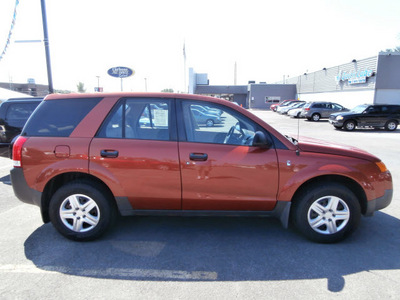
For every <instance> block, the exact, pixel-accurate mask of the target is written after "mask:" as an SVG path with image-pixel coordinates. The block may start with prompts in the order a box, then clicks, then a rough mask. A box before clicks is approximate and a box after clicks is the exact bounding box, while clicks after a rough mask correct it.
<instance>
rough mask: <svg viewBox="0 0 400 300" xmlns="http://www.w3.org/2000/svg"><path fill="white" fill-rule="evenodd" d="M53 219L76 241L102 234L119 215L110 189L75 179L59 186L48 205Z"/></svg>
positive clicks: (55, 223) (66, 235)
mask: <svg viewBox="0 0 400 300" xmlns="http://www.w3.org/2000/svg"><path fill="white" fill-rule="evenodd" d="M49 212H50V220H51V222H52V223H53V225H54V227H55V228H56V229H57V230H58V231H59V232H60V233H61V234H62V235H64V236H65V237H67V238H69V239H71V240H77V241H89V240H94V239H96V238H98V237H100V236H101V235H103V234H104V233H105V232H106V231H107V229H108V228H109V227H110V226H111V224H112V223H113V221H114V220H115V217H116V209H115V207H114V205H113V203H112V202H111V196H110V195H109V192H108V191H107V190H105V189H104V188H103V187H102V186H101V185H99V184H96V183H93V182H90V181H79V182H78V181H76V182H71V183H69V184H66V185H64V186H62V187H61V188H59V189H58V190H57V192H56V193H55V194H54V195H53V197H52V198H51V201H50V206H49Z"/></svg>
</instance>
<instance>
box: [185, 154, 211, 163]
mask: <svg viewBox="0 0 400 300" xmlns="http://www.w3.org/2000/svg"><path fill="white" fill-rule="evenodd" d="M189 158H190V160H194V161H206V160H207V159H208V155H207V153H190V154H189Z"/></svg>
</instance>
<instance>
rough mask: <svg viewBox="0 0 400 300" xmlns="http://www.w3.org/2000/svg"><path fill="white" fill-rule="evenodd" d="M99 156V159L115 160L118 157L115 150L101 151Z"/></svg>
mask: <svg viewBox="0 0 400 300" xmlns="http://www.w3.org/2000/svg"><path fill="white" fill-rule="evenodd" d="M100 155H101V157H108V158H116V157H118V151H117V150H101V151H100Z"/></svg>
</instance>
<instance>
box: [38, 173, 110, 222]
mask: <svg viewBox="0 0 400 300" xmlns="http://www.w3.org/2000/svg"><path fill="white" fill-rule="evenodd" d="M77 180H79V181H84V182H88V183H94V184H97V185H100V186H102V188H104V189H105V191H106V192H107V193H109V196H110V197H112V199H114V196H113V193H112V192H111V190H110V188H109V187H108V186H107V185H106V184H105V183H104V182H103V181H102V180H100V179H99V178H97V177H95V176H93V175H90V174H87V173H81V172H68V173H63V174H59V175H57V176H55V177H54V178H52V179H51V180H49V182H48V183H47V184H46V186H45V188H44V190H43V193H42V199H41V206H40V211H41V214H42V219H43V222H44V223H48V222H50V216H49V205H50V200H51V198H52V196H53V195H54V193H55V192H56V191H57V190H58V189H59V188H60V187H61V186H63V185H64V184H66V183H69V182H72V181H77ZM113 205H116V203H115V199H114V201H113Z"/></svg>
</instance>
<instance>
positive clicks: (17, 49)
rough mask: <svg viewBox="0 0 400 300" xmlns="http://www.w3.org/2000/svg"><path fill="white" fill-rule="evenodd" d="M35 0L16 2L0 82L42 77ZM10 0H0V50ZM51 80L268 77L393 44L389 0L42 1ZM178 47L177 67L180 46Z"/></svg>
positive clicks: (61, 85)
mask: <svg viewBox="0 0 400 300" xmlns="http://www.w3.org/2000/svg"><path fill="white" fill-rule="evenodd" d="M40 2H41V1H40V0H19V5H18V6H17V15H16V22H15V26H14V28H13V32H12V37H11V41H10V43H9V45H8V47H7V52H6V54H5V55H4V57H3V59H2V60H0V82H14V83H26V82H27V80H28V78H34V79H35V81H36V83H38V84H47V83H48V81H47V70H46V58H45V50H44V44H43V42H36V43H16V42H15V41H21V40H43V27H42V12H41V4H40ZM14 6H15V0H0V54H1V52H2V51H3V49H4V46H5V45H6V41H7V37H8V34H9V30H10V27H11V22H12V19H13V12H14ZM46 10H47V22H48V33H49V45H50V46H49V47H50V59H51V68H52V75H53V76H52V77H53V85H54V88H55V89H58V90H72V91H76V90H77V87H76V86H77V84H78V83H79V82H83V83H84V85H85V87H86V90H87V92H93V91H94V87H96V86H97V85H98V84H99V85H100V87H103V89H104V91H105V92H113V91H120V90H121V81H120V79H118V78H114V77H111V76H109V75H108V74H107V70H108V69H110V68H112V67H117V66H123V67H129V68H131V69H133V70H134V71H135V74H134V75H133V76H131V77H129V78H125V79H123V82H122V84H123V86H122V88H123V90H124V91H135V92H136V91H138V92H141V91H146V90H147V91H155V92H158V91H161V90H162V89H173V90H174V91H179V92H182V91H187V87H186V86H185V82H186V85H188V80H187V79H186V80H185V74H186V76H187V75H188V71H187V69H188V68H189V67H192V68H193V69H194V71H195V72H196V73H207V74H208V79H209V81H210V84H212V85H227V84H233V83H234V66H235V63H236V65H237V84H247V82H248V81H250V80H254V81H256V82H267V83H274V82H277V81H280V80H282V78H283V76H286V77H287V76H289V77H293V76H297V75H300V74H303V73H304V72H313V71H317V70H321V69H322V68H324V67H325V68H329V67H333V66H336V65H340V64H344V63H347V62H350V61H352V60H353V59H364V58H368V57H372V56H376V55H377V54H378V53H379V52H380V51H382V50H385V49H388V48H394V47H397V46H400V1H397V0H380V1H375V0H360V1H359V0H302V1H298V0H286V1H280V0H275V1H269V0H262V1H258V0H247V1H243V0H241V1H236V0H202V1H192V0H169V1H165V0H146V1H144V0H141V1H136V0H113V1H109V0H47V1H46ZM184 44H185V52H186V70H185V63H184V55H183V52H184V51H183V46H184Z"/></svg>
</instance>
